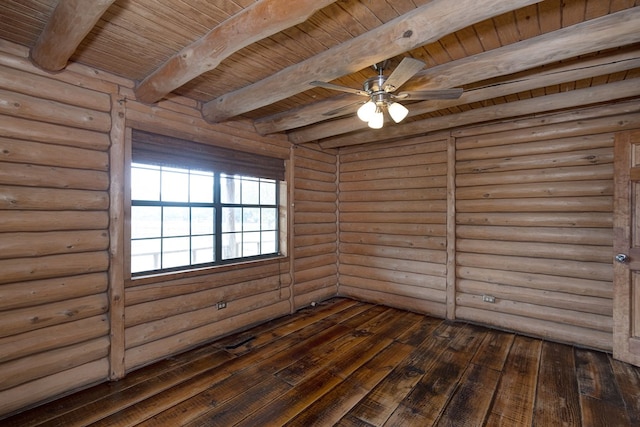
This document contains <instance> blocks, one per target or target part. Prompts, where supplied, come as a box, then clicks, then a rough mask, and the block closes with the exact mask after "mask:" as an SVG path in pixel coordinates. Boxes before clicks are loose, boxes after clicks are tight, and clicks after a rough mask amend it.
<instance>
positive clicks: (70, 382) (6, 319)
mask: <svg viewBox="0 0 640 427" xmlns="http://www.w3.org/2000/svg"><path fill="white" fill-rule="evenodd" d="M27 54H28V52H27V50H26V49H24V48H22V47H20V46H16V45H11V44H9V43H6V42H2V41H0V272H1V273H0V418H2V417H3V415H7V414H9V413H12V412H13V411H17V410H21V409H24V408H26V407H29V406H30V405H33V404H37V403H40V402H43V401H46V400H48V399H51V398H54V397H58V396H61V395H63V394H66V393H69V392H72V391H76V390H78V389H80V388H83V387H86V386H88V385H91V384H94V383H98V382H104V381H107V380H115V379H118V378H121V377H122V376H124V375H126V373H128V372H129V371H131V370H133V369H136V368H138V367H140V366H143V365H146V364H149V363H151V362H153V361H156V360H159V359H162V358H166V357H168V356H171V355H172V354H176V353H179V352H181V351H184V350H185V349H188V348H190V347H193V346H197V345H199V344H201V343H204V342H206V341H211V340H213V339H215V338H217V337H220V336H222V335H225V334H228V333H230V332H232V331H237V330H241V329H244V328H247V327H249V326H252V325H255V324H257V323H261V322H264V321H266V320H269V319H273V318H276V317H279V316H282V315H285V314H288V313H290V312H291V311H292V310H294V307H293V301H294V294H293V293H292V277H293V275H294V272H293V264H292V263H291V262H290V258H289V254H290V253H291V252H292V250H293V249H292V248H291V247H290V246H291V243H289V241H292V238H293V235H292V233H291V232H289V234H288V236H285V238H284V239H283V251H284V255H283V256H282V257H280V258H278V259H272V260H261V261H256V262H252V263H249V264H244V265H227V266H221V267H218V268H215V269H209V270H206V271H201V272H196V273H182V274H172V275H166V276H158V277H152V278H141V279H137V280H130V279H128V274H127V272H126V271H125V270H126V264H127V263H126V262H125V260H126V257H127V256H128V255H127V245H126V244H125V242H126V238H127V234H126V228H125V222H126V209H127V203H126V201H125V196H126V192H125V188H126V186H127V185H128V182H127V181H126V178H125V176H126V173H125V171H126V164H127V163H126V162H127V153H128V146H127V144H128V139H127V138H128V135H129V134H130V131H129V130H128V129H130V128H138V129H142V130H147V131H152V132H157V133H164V134H166V135H170V136H175V137H180V138H186V139H192V140H195V141H200V142H203V143H211V144H216V145H219V146H223V147H227V148H234V149H240V150H249V151H253V152H258V153H262V154H266V155H270V156H274V157H278V158H282V159H284V160H285V161H286V162H288V163H290V162H291V158H292V157H293V156H292V153H291V149H290V145H289V143H288V142H287V141H286V139H285V138H284V137H269V138H264V137H261V136H259V135H258V134H257V133H256V132H255V131H254V129H253V127H252V126H251V125H250V124H249V123H245V122H235V123H233V124H229V125H210V124H208V123H206V122H204V121H203V120H202V118H201V115H200V113H199V105H198V104H197V103H196V102H194V101H191V100H187V99H182V98H172V100H171V101H162V102H160V103H158V104H156V105H154V106H148V105H144V104H141V103H138V102H136V101H135V99H134V95H133V82H131V81H127V80H124V79H120V78H118V77H115V76H109V75H105V74H103V73H100V72H97V71H96V70H91V69H88V68H85V67H82V66H78V65H77V64H71V65H70V66H69V67H68V68H67V70H65V71H63V72H60V73H56V74H48V73H46V72H43V71H41V70H39V69H37V68H35V67H33V66H32V65H31V63H30V61H29V60H28V57H27ZM303 157H304V156H303ZM306 157H307V158H308V160H306V161H307V162H308V163H309V164H307V165H306V166H305V160H302V161H301V162H300V164H301V165H302V166H301V167H302V168H303V169H304V168H307V169H310V170H315V169H317V166H319V169H320V170H325V172H326V168H327V166H326V165H325V164H330V163H331V161H332V160H331V159H332V156H329V157H328V158H326V157H325V156H323V155H321V156H320V157H319V158H314V155H310V156H306ZM334 158H335V156H334ZM327 162H328V163H327ZM333 164H334V167H335V160H334V161H333ZM328 167H329V169H328V171H329V172H326V173H330V166H328ZM287 171H288V172H287V174H288V175H287V179H288V180H289V181H293V179H294V177H295V175H294V171H293V169H292V168H291V167H290V165H287ZM333 176H334V177H335V174H333ZM304 179H305V180H311V181H313V180H314V179H315V177H305V178H304ZM305 182H306V181H305ZM302 186H303V185H302ZM328 191H329V192H330V193H331V192H332V193H333V195H334V198H335V190H331V189H328ZM292 196H293V193H291V195H289V194H287V191H284V194H283V203H284V204H283V207H282V215H283V219H284V220H286V219H287V218H291V217H293V212H292V211H290V209H289V208H287V206H288V205H289V202H292V200H288V198H289V197H292ZM301 197H303V196H301ZM304 200H307V201H313V198H310V199H304ZM291 205H293V203H291ZM334 206H335V203H334ZM303 208H304V205H303ZM334 210H335V208H334ZM334 215H335V213H334ZM284 225H285V226H286V222H285V224H284ZM334 226H335V221H334ZM313 234H314V232H313V231H310V232H309V235H313ZM334 235H335V233H334ZM297 244H298V246H299V248H298V251H299V255H300V259H301V260H304V259H305V256H307V255H309V256H315V257H316V258H317V256H318V255H319V254H318V253H317V251H316V253H315V254H311V253H305V250H304V246H305V245H309V244H310V242H309V241H305V240H304V239H302V240H300V241H299V242H298V243H297ZM334 244H335V243H334ZM323 249H324V247H323ZM302 262H304V261H302ZM327 262H328V263H329V264H332V267H333V269H334V270H335V269H336V262H335V251H334V254H333V260H331V259H330V258H329V259H328V261H327ZM317 278H318V280H319V277H317ZM327 283H328V282H327ZM335 283H336V279H335V273H334V278H333V289H331V290H322V289H321V288H322V287H321V286H318V285H317V284H316V283H313V280H312V279H309V281H308V282H307V283H304V282H303V287H302V288H301V292H302V293H303V294H309V295H312V296H313V300H320V299H324V298H327V297H328V296H331V295H335ZM329 289H330V288H329ZM314 292H315V293H314ZM302 300H303V301H306V299H305V297H302ZM218 301H225V302H226V303H227V308H226V309H224V310H218V309H217V302H218Z"/></svg>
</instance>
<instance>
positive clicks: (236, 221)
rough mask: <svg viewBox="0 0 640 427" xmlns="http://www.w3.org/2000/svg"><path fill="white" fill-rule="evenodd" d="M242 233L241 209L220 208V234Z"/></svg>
mask: <svg viewBox="0 0 640 427" xmlns="http://www.w3.org/2000/svg"><path fill="white" fill-rule="evenodd" d="M230 231H242V208H222V232H223V233H227V232H230Z"/></svg>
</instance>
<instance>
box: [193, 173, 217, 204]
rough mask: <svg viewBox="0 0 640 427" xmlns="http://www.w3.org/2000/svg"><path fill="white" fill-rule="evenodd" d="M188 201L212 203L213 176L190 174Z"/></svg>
mask: <svg viewBox="0 0 640 427" xmlns="http://www.w3.org/2000/svg"><path fill="white" fill-rule="evenodd" d="M189 190H190V199H189V201H191V202H194V203H213V174H204V173H197V172H195V173H194V172H192V173H191V185H190V186H189Z"/></svg>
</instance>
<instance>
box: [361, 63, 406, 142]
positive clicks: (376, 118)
mask: <svg viewBox="0 0 640 427" xmlns="http://www.w3.org/2000/svg"><path fill="white" fill-rule="evenodd" d="M377 69H378V75H377V76H375V77H371V78H370V79H367V80H366V81H365V82H364V85H363V86H364V92H365V93H367V95H368V96H369V97H370V98H369V101H367V102H366V103H364V105H362V106H361V107H360V108H358V112H357V114H358V118H359V119H360V120H362V121H363V122H366V123H367V124H368V125H369V127H370V128H372V129H380V128H381V127H382V126H383V125H384V112H385V111H387V112H388V113H389V115H390V116H391V118H392V119H393V121H394V122H396V123H400V122H401V121H402V120H403V119H404V118H405V117H407V114H409V110H408V109H407V107H405V106H404V105H402V104H400V103H398V102H395V101H394V100H393V99H392V96H393V95H392V94H391V92H392V91H393V90H395V87H394V86H389V85H388V84H386V82H387V78H386V77H385V76H384V75H383V74H382V72H383V70H384V66H382V65H380V66H377Z"/></svg>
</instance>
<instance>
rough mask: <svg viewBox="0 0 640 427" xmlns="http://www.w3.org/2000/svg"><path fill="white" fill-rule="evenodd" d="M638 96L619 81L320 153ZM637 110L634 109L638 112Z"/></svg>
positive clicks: (639, 86) (354, 137)
mask: <svg viewBox="0 0 640 427" xmlns="http://www.w3.org/2000/svg"><path fill="white" fill-rule="evenodd" d="M637 96H640V78H635V79H629V80H621V81H619V82H615V83H608V84H603V85H599V86H594V87H588V88H585V89H576V90H572V91H569V92H561V93H556V94H553V95H546V96H539V97H537V98H531V99H526V100H523V101H515V102H508V103H505V104H499V105H492V106H490V107H484V108H477V109H473V110H469V111H465V112H462V113H457V114H450V115H446V116H442V117H431V118H428V119H424V120H418V121H415V122H410V123H407V124H405V125H404V126H388V127H385V128H383V129H379V130H378V131H377V132H373V131H370V132H360V133H356V134H348V135H344V136H340V137H335V138H328V139H325V140H324V141H321V142H320V147H322V148H323V149H328V148H338V147H345V146H350V145H359V144H366V143H369V142H374V141H375V142H380V141H386V140H392V139H398V138H407V137H411V136H415V135H420V134H426V133H432V132H437V131H442V130H445V129H453V128H456V127H460V126H465V125H470V124H476V123H483V122H490V121H495V120H503V119H508V118H513V117H518V116H526V115H531V114H538V113H543V112H550V111H558V110H564V109H569V108H577V107H583V106H587V105H592V104H597V103H601V102H611V101H615V100H621V99H625V98H632V97H637ZM638 109H640V106H637V108H636V110H634V111H638Z"/></svg>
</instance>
